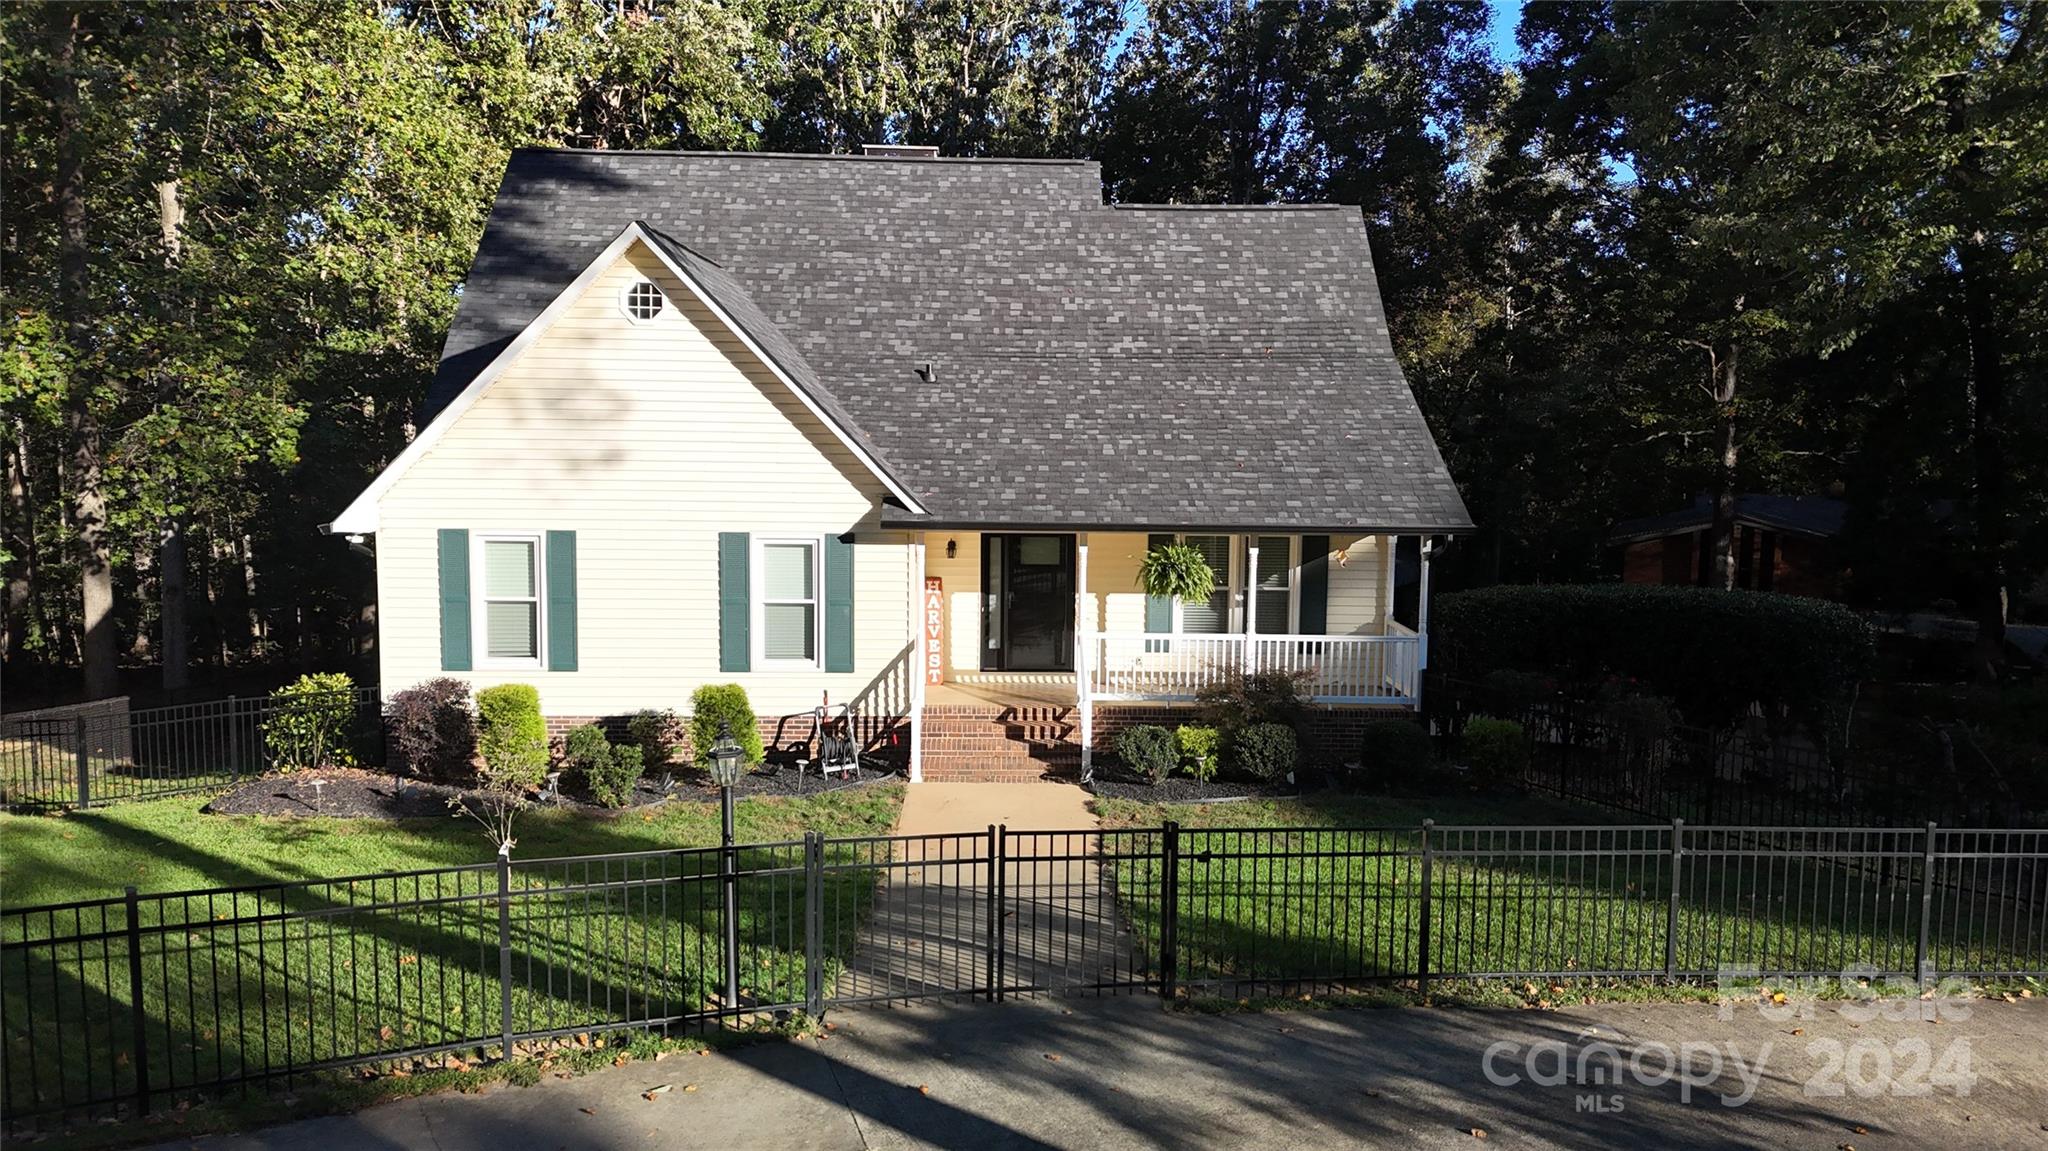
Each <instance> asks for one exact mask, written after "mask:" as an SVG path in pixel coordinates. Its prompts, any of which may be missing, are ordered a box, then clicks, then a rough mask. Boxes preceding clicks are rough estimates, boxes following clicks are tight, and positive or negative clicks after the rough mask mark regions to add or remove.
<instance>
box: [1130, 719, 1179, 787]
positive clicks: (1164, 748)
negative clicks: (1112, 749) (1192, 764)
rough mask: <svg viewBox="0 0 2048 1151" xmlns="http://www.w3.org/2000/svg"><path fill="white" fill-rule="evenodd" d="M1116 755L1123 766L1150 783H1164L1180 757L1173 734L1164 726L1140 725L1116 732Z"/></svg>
mask: <svg viewBox="0 0 2048 1151" xmlns="http://www.w3.org/2000/svg"><path fill="white" fill-rule="evenodd" d="M1116 755H1117V758H1118V759H1121V760H1123V761H1124V766H1125V767H1128V768H1130V769H1131V770H1132V771H1134V772H1137V773H1138V774H1139V775H1142V776H1144V777H1145V779H1146V781H1147V782H1150V783H1163V782H1165V781H1166V777H1167V776H1168V775H1170V774H1172V772H1173V765H1174V764H1175V763H1176V762H1178V761H1179V759H1180V756H1179V754H1178V753H1176V752H1175V751H1174V747H1173V733H1172V732H1169V731H1167V730H1166V729H1165V728H1163V727H1159V726H1156V725H1154V724H1149V723H1141V724H1139V725H1138V726H1136V727H1127V728H1125V729H1123V730H1122V731H1120V732H1117V733H1116Z"/></svg>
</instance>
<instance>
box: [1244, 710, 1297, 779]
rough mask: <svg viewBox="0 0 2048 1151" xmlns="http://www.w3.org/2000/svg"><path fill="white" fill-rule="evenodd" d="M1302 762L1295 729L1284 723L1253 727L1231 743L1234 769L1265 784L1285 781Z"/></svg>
mask: <svg viewBox="0 0 2048 1151" xmlns="http://www.w3.org/2000/svg"><path fill="white" fill-rule="evenodd" d="M1300 759H1301V747H1300V744H1298V743H1297V742H1296V741H1295V738H1294V729H1293V728H1291V727H1288V726H1287V725H1286V724H1284V723H1254V724H1249V725H1247V726H1245V727H1242V728H1239V729H1238V731H1237V734H1236V735H1235V736H1233V737H1232V738H1231V741H1230V762H1231V766H1232V767H1234V768H1236V769H1237V772H1238V774H1240V775H1244V776H1247V777H1249V778H1251V779H1255V780H1258V781H1259V782H1261V783H1270V782H1272V781H1274V780H1278V779H1282V778H1285V777H1286V775H1287V773H1289V772H1291V771H1293V770H1294V767H1295V764H1296V763H1297V762H1299V760H1300Z"/></svg>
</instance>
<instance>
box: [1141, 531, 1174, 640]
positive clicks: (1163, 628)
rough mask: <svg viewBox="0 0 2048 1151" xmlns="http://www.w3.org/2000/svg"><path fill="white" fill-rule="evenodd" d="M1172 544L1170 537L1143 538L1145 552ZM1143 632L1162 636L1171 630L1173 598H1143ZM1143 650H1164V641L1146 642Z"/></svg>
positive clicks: (1149, 596) (1155, 596)
mask: <svg viewBox="0 0 2048 1151" xmlns="http://www.w3.org/2000/svg"><path fill="white" fill-rule="evenodd" d="M1172 542H1173V537H1172V536H1171V535H1150V536H1146V537H1145V550H1146V551H1148V552H1153V551H1158V550H1159V549H1160V548H1163V547H1165V546H1166V545H1168V544H1170V543H1172ZM1145 630H1146V631H1148V632H1152V633H1154V634H1158V635H1164V634H1166V633H1167V632H1170V631H1172V630H1173V597H1172V596H1167V595H1148V596H1146V597H1145ZM1145 650H1146V651H1149V652H1160V651H1165V650H1166V641H1165V640H1147V641H1146V642H1145Z"/></svg>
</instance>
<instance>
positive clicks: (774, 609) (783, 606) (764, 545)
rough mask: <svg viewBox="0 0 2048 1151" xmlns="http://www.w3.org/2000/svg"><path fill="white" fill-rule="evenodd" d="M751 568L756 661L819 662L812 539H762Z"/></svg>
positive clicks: (802, 664) (815, 552)
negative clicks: (754, 585) (756, 583)
mask: <svg viewBox="0 0 2048 1151" xmlns="http://www.w3.org/2000/svg"><path fill="white" fill-rule="evenodd" d="M758 547H759V553H758V555H757V556H756V557H755V561H756V562H755V565H754V570H755V571H757V572H759V573H760V574H759V575H758V577H756V578H757V579H758V581H759V586H758V587H757V588H756V589H755V590H756V592H757V594H756V595H755V596H754V602H755V603H756V604H759V605H760V606H759V609H758V610H759V612H760V617H759V620H758V621H757V622H758V625H759V626H758V627H757V628H756V629H755V634H756V635H758V636H759V637H760V638H759V639H758V640H757V641H756V642H757V643H758V644H759V645H760V651H759V653H758V654H759V655H760V658H761V662H762V664H763V665H764V666H767V667H803V668H815V667H816V666H818V648H819V646H820V640H819V634H818V633H819V623H820V620H821V617H822V615H823V613H822V612H821V611H820V610H819V603H818V587H819V584H820V583H821V582H822V580H821V576H820V573H819V570H818V560H819V555H818V553H819V550H820V548H819V544H818V541H817V540H816V539H814V538H813V539H775V538H768V539H763V540H761V541H760V542H759V544H758Z"/></svg>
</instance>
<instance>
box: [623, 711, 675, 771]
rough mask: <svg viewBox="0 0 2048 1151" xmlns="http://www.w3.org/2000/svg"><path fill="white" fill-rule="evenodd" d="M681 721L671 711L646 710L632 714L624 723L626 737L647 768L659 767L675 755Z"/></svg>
mask: <svg viewBox="0 0 2048 1151" xmlns="http://www.w3.org/2000/svg"><path fill="white" fill-rule="evenodd" d="M682 729H683V721H682V720H680V719H677V718H676V713H675V712H672V711H655V710H653V709H651V708H650V709H648V710H646V711H638V712H634V713H633V718H631V719H629V720H627V721H626V735H627V736H628V737H629V738H631V739H632V741H633V743H634V745H635V746H637V747H638V748H639V749H640V756H641V759H642V760H643V761H645V763H646V764H647V766H648V767H660V766H662V765H663V764H665V763H667V762H668V761H669V757H670V756H672V755H674V754H675V750H676V743H677V741H678V738H679V737H680V736H681V734H682Z"/></svg>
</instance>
